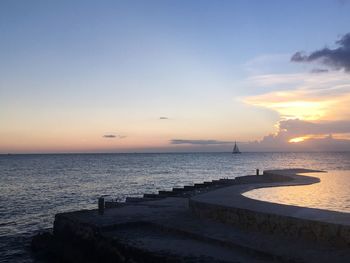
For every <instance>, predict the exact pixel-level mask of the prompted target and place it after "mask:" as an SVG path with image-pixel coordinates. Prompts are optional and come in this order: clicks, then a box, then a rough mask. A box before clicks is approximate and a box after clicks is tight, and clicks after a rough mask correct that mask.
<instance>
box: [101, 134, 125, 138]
mask: <svg viewBox="0 0 350 263" xmlns="http://www.w3.org/2000/svg"><path fill="white" fill-rule="evenodd" d="M102 137H103V138H106V139H115V138H118V139H124V138H126V136H125V135H115V134H105V135H103V136H102Z"/></svg>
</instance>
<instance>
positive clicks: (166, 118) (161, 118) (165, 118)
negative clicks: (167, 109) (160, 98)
mask: <svg viewBox="0 0 350 263" xmlns="http://www.w3.org/2000/svg"><path fill="white" fill-rule="evenodd" d="M159 119H160V120H168V119H169V118H168V117H159Z"/></svg>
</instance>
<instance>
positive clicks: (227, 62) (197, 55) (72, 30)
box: [0, 0, 350, 153]
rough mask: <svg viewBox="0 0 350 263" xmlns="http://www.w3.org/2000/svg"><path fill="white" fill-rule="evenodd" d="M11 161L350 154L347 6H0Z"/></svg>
mask: <svg viewBox="0 0 350 263" xmlns="http://www.w3.org/2000/svg"><path fill="white" fill-rule="evenodd" d="M0 40H1V41H0V153H55V152H58V153H62V152H68V153H69V152H173V151H177V152H181V151H230V150H231V149H232V147H233V142H234V141H238V142H239V146H240V148H241V150H242V151H325V150H331V151H336V150H339V151H345V150H350V106H349V105H350V2H349V1H341V0H339V1H337V0H333V1H330V0H329V1H277V0H276V1H272V0H271V1H220V0H219V1H199V0H198V1H188V0H187V1H166V0H162V1H152V0H150V1H115V0H114V1H46V0H45V1H44V0H43V1H39V0H33V1H25V0H23V1H19V0H8V1H7V0H2V1H0Z"/></svg>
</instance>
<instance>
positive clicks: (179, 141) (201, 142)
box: [170, 139, 234, 145]
mask: <svg viewBox="0 0 350 263" xmlns="http://www.w3.org/2000/svg"><path fill="white" fill-rule="evenodd" d="M170 143H171V144H190V145H226V144H233V143H234V142H230V141H219V140H182V139H172V140H170Z"/></svg>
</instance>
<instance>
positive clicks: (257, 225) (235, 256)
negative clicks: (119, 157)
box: [51, 169, 350, 262]
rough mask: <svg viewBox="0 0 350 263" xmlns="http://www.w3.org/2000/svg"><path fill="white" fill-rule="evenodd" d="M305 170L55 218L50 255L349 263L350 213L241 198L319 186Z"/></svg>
mask: <svg viewBox="0 0 350 263" xmlns="http://www.w3.org/2000/svg"><path fill="white" fill-rule="evenodd" d="M306 172H315V171H311V170H305V169H289V170H275V171H264V173H263V175H259V176H256V175H252V176H243V177H238V178H236V179H221V180H214V181H211V182H204V183H202V184H195V185H193V186H188V187H186V186H185V187H183V188H174V189H173V190H172V191H160V192H159V193H158V194H145V195H144V198H136V199H135V198H127V199H126V202H125V203H124V204H123V205H120V206H118V207H115V208H106V209H105V210H104V214H103V215H100V214H99V212H98V211H99V210H98V209H96V210H85V211H77V212H71V213H63V214H57V215H56V217H55V222H54V231H53V237H52V240H54V241H52V242H53V243H54V244H55V245H54V247H55V248H51V252H52V253H54V254H56V256H57V257H59V258H61V259H64V260H66V261H68V262H84V261H89V262H271V261H275V262H281V261H288V262H330V261H333V262H348V259H349V258H350V214H346V213H338V212H331V211H324V210H319V209H311V208H302V207H296V206H286V205H280V204H273V203H267V202H262V201H258V200H253V199H249V198H246V197H244V196H243V195H242V193H244V192H246V191H249V190H251V189H255V188H261V187H272V186H280V185H283V186H286V185H289V186H294V185H306V184H313V183H317V182H319V179H318V178H314V177H309V176H304V175H299V174H300V173H306ZM106 207H107V203H106ZM109 207H113V206H109ZM51 247H53V246H51Z"/></svg>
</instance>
